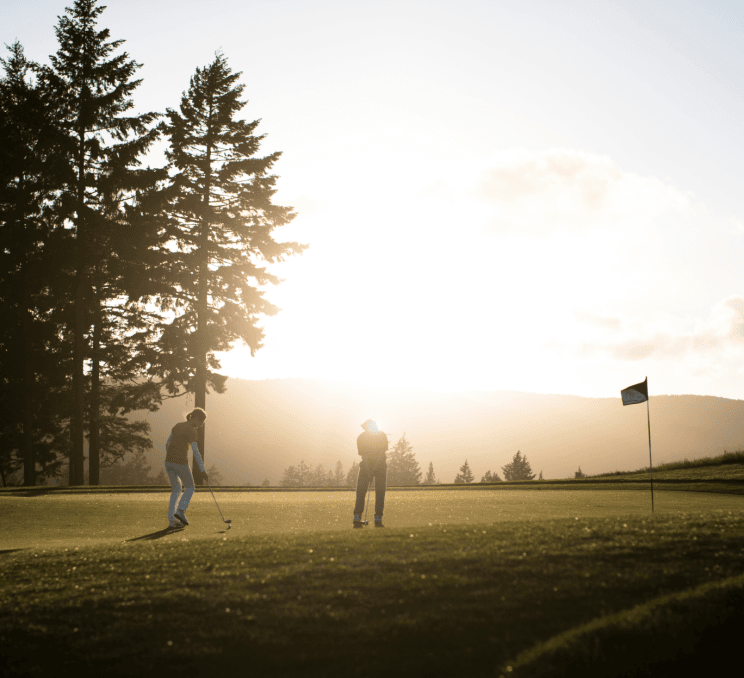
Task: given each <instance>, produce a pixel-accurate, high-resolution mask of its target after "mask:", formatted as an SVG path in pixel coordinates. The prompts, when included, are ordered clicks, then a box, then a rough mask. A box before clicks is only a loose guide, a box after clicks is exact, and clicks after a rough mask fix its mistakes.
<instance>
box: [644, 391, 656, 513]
mask: <svg viewBox="0 0 744 678" xmlns="http://www.w3.org/2000/svg"><path fill="white" fill-rule="evenodd" d="M648 401H649V398H646V414H647V415H648V470H649V473H650V474H651V513H653V512H654V463H653V461H652V460H651V409H650V408H649V405H648Z"/></svg>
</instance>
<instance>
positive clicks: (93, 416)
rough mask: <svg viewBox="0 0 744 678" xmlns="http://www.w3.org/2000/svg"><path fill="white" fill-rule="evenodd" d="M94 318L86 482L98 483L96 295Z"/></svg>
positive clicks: (98, 314)
mask: <svg viewBox="0 0 744 678" xmlns="http://www.w3.org/2000/svg"><path fill="white" fill-rule="evenodd" d="M93 303H94V307H95V319H94V321H93V322H94V323H95V324H94V325H93V368H92V373H91V382H90V412H89V415H88V416H89V418H90V422H89V423H90V432H89V434H88V484H89V485H100V484H101V477H100V468H101V454H100V446H101V443H100V402H101V363H100V360H99V358H100V355H99V354H100V347H101V305H100V299H98V295H96V298H95V299H94V300H93Z"/></svg>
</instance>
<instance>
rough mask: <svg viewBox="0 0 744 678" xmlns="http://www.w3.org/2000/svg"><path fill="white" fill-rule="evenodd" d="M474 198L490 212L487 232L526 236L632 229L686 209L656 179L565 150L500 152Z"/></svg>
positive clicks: (687, 203) (683, 197) (686, 201)
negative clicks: (558, 232)
mask: <svg viewBox="0 0 744 678" xmlns="http://www.w3.org/2000/svg"><path fill="white" fill-rule="evenodd" d="M476 195H477V197H478V198H479V199H480V200H481V201H482V202H483V203H484V204H485V205H487V206H488V207H489V208H490V211H491V218H490V220H489V222H490V225H491V228H492V229H493V230H496V231H498V232H508V231H515V232H520V233H523V234H525V235H532V236H544V235H548V234H550V233H552V232H554V231H556V230H561V231H571V232H577V231H578V232H580V231H585V230H587V229H592V228H595V229H596V228H605V229H607V228H610V229H632V230H636V229H637V228H639V227H646V226H648V224H649V223H654V222H655V221H658V220H659V219H660V218H665V217H667V216H672V215H676V216H678V215H679V214H681V213H684V212H687V211H689V210H690V208H691V199H690V197H689V196H688V195H687V194H685V193H683V192H682V191H680V190H678V189H677V188H675V187H674V186H671V185H670V184H667V183H665V182H663V181H661V180H660V179H657V178H656V177H649V176H645V177H644V176H640V175H637V174H633V173H631V172H625V171H622V170H620V169H619V168H618V167H617V166H616V165H615V164H614V163H613V162H612V160H611V159H610V158H609V157H607V156H604V155H597V154H592V153H585V152H582V151H576V150H570V149H550V150H545V151H539V152H534V151H525V150H513V151H508V152H505V153H503V154H501V155H499V156H498V157H497V158H496V159H495V160H494V161H493V163H492V166H491V167H489V168H488V169H486V170H485V171H484V173H483V175H482V178H481V181H480V185H479V186H478V189H477V191H476Z"/></svg>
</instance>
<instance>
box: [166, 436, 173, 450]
mask: <svg viewBox="0 0 744 678" xmlns="http://www.w3.org/2000/svg"><path fill="white" fill-rule="evenodd" d="M172 437H173V434H172V433H171V434H170V435H169V436H168V440H166V441H165V449H166V450H167V449H168V445H170V441H171V438H172Z"/></svg>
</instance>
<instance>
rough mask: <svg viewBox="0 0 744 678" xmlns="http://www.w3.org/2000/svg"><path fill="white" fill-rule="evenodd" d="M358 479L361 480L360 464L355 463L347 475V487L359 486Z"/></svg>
mask: <svg viewBox="0 0 744 678" xmlns="http://www.w3.org/2000/svg"><path fill="white" fill-rule="evenodd" d="M357 478H359V462H358V461H355V462H354V463H353V464H352V465H351V468H350V469H349V472H348V473H347V474H346V487H351V488H354V487H356V486H357Z"/></svg>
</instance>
